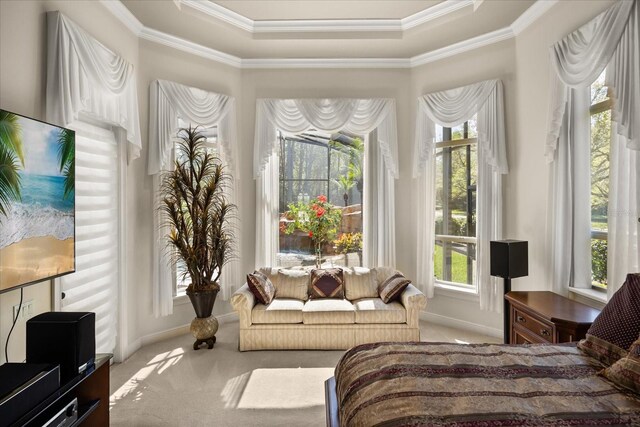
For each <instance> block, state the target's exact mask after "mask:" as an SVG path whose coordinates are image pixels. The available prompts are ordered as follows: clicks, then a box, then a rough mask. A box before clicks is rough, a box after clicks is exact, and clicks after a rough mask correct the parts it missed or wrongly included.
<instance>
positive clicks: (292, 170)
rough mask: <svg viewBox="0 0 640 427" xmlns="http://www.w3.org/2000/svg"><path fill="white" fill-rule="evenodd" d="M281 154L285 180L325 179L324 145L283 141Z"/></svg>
mask: <svg viewBox="0 0 640 427" xmlns="http://www.w3.org/2000/svg"><path fill="white" fill-rule="evenodd" d="M283 154H284V162H283V163H284V164H283V167H284V171H281V174H282V173H283V174H284V178H285V179H327V177H328V176H327V173H328V168H327V161H328V159H327V146H326V145H324V146H323V145H318V144H312V143H307V142H303V141H300V140H295V139H285V140H284V153H283ZM325 191H326V190H325Z"/></svg>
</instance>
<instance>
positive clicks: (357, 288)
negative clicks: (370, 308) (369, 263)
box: [344, 267, 378, 301]
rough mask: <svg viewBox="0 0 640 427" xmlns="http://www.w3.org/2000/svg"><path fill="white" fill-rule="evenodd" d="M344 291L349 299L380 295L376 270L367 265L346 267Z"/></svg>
mask: <svg viewBox="0 0 640 427" xmlns="http://www.w3.org/2000/svg"><path fill="white" fill-rule="evenodd" d="M344 293H345V296H346V298H347V299H348V300H349V301H355V300H357V299H361V298H376V297H377V296H378V281H377V276H376V270H375V269H371V270H369V269H368V268H365V267H353V268H345V269H344Z"/></svg>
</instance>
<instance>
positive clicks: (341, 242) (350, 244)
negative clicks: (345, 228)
mask: <svg viewBox="0 0 640 427" xmlns="http://www.w3.org/2000/svg"><path fill="white" fill-rule="evenodd" d="M333 244H334V245H336V249H337V250H338V252H340V253H341V254H347V253H349V252H361V251H362V233H342V234H341V235H340V236H339V237H338V238H337V239H336V240H334V241H333Z"/></svg>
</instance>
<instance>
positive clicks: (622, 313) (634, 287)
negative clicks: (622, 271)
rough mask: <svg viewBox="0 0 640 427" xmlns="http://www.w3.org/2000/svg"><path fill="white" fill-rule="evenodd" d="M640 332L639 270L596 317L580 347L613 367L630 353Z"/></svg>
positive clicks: (628, 277) (629, 275) (630, 276)
mask: <svg viewBox="0 0 640 427" xmlns="http://www.w3.org/2000/svg"><path fill="white" fill-rule="evenodd" d="M639 334H640V273H636V274H628V275H627V280H625V282H624V284H623V285H622V287H621V288H620V289H618V291H617V292H616V293H615V294H613V296H612V297H611V300H610V301H609V302H608V303H607V305H605V306H604V308H603V309H602V312H601V313H600V314H599V315H598V317H596V320H595V321H594V322H593V324H592V325H591V327H590V328H589V330H588V331H587V335H586V338H585V339H583V340H582V341H580V342H579V343H578V347H579V348H580V349H581V350H583V351H584V352H585V353H587V354H588V355H589V356H591V357H593V358H596V359H598V360H600V361H601V362H602V363H604V364H605V365H607V366H611V365H612V364H614V363H615V362H617V361H618V360H619V359H621V358H623V357H625V356H626V355H627V351H628V350H629V348H630V347H631V344H633V342H634V341H635V340H636V339H638V335H639Z"/></svg>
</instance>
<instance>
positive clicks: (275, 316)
mask: <svg viewBox="0 0 640 427" xmlns="http://www.w3.org/2000/svg"><path fill="white" fill-rule="evenodd" d="M258 271H259V272H260V273H263V274H264V275H266V276H267V277H268V278H269V279H270V280H271V282H272V283H273V285H274V286H275V290H276V292H275V298H274V299H273V300H272V301H271V303H270V304H268V305H264V304H260V303H258V302H257V299H256V297H255V296H254V294H253V293H252V291H251V289H250V288H249V286H248V285H247V283H245V284H244V286H242V287H241V288H240V289H238V291H236V292H235V293H234V295H233V296H232V298H231V304H232V306H233V308H234V309H235V311H236V312H237V313H238V317H239V320H240V343H239V349H240V351H247V350H284V349H300V350H344V349H348V348H351V347H353V346H355V345H358V344H364V343H369V342H378V341H419V340H420V328H419V324H418V316H419V312H420V310H421V309H423V308H424V307H425V306H426V304H427V299H426V297H425V296H424V294H423V293H422V292H420V291H419V290H418V289H417V288H416V287H414V286H413V285H412V284H409V285H408V286H407V287H406V288H405V289H404V291H403V292H402V294H401V295H400V296H399V298H398V299H397V300H396V301H392V302H389V303H386V304H385V303H384V302H383V300H382V299H381V298H380V297H379V295H378V286H379V285H380V284H381V283H383V282H384V281H385V280H386V279H387V278H388V277H390V276H391V275H393V274H394V273H396V271H395V270H394V269H390V268H385V267H383V268H376V269H366V268H361V267H355V268H352V269H349V268H345V269H343V272H344V298H316V299H310V298H309V293H310V292H309V287H310V270H309V269H289V270H286V269H279V268H261V269H260V270H258Z"/></svg>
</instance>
